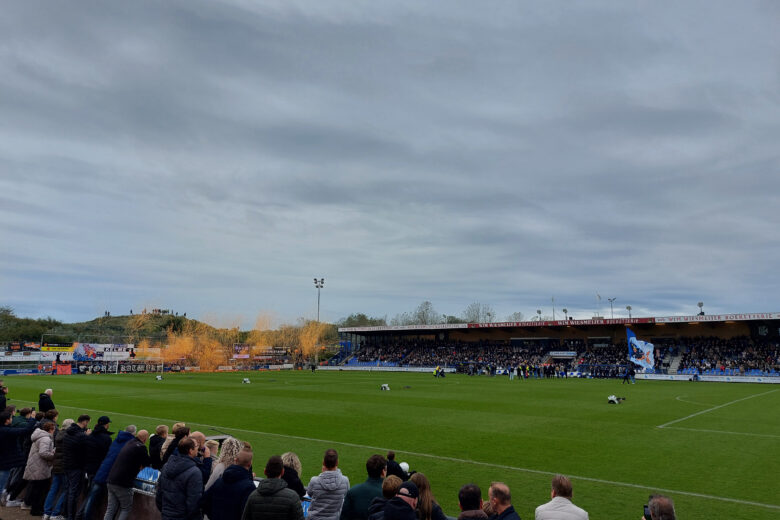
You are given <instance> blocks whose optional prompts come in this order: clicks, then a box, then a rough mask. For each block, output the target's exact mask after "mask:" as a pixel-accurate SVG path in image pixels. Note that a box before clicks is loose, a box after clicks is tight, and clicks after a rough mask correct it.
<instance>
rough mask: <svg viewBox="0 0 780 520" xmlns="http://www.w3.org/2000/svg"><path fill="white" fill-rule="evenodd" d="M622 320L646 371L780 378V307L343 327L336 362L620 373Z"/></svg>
mask: <svg viewBox="0 0 780 520" xmlns="http://www.w3.org/2000/svg"><path fill="white" fill-rule="evenodd" d="M627 327H628V328H630V329H631V330H632V331H633V332H635V333H636V335H637V337H639V338H641V339H643V340H645V341H648V342H650V343H652V344H653V345H654V346H655V367H654V368H653V369H649V370H645V371H644V373H643V375H644V376H645V377H648V376H650V375H653V376H658V377H663V376H675V377H678V376H686V377H685V378H686V379H687V378H688V377H692V376H694V375H696V376H710V377H728V378H733V377H738V378H745V377H752V378H774V377H778V378H780V313H748V314H722V315H695V316H666V317H645V318H628V319H624V318H619V319H603V318H594V319H590V320H574V319H568V320H558V321H541V320H540V321H524V322H501V323H468V324H436V325H412V326H396V327H393V326H377V327H344V328H340V329H339V335H340V338H341V341H342V345H343V347H342V352H341V353H340V355H339V356H338V357H337V358H336V363H337V364H338V366H340V367H342V368H354V369H360V368H368V367H372V368H373V367H376V368H384V369H412V368H422V367H425V368H428V367H434V366H445V367H448V368H450V369H451V370H457V371H463V372H468V373H475V372H476V373H480V372H491V373H495V372H496V370H497V371H498V372H499V373H501V372H502V371H503V370H504V369H505V368H507V367H515V366H518V365H521V366H524V367H526V366H530V367H532V368H536V369H538V368H539V367H540V366H550V365H552V366H554V367H556V368H557V370H556V372H558V373H560V372H562V371H563V372H565V373H567V374H569V375H577V376H583V377H584V376H592V377H617V376H618V375H620V374H621V373H622V372H623V371H624V370H625V368H626V366H627V363H628V360H627V352H628V349H627V343H626V328H627ZM648 378H649V377H648Z"/></svg>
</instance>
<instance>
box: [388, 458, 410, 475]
mask: <svg viewBox="0 0 780 520" xmlns="http://www.w3.org/2000/svg"><path fill="white" fill-rule="evenodd" d="M387 474H388V475H395V476H396V477H398V478H400V479H401V480H403V481H404V482H406V481H407V480H409V474H408V473H407V472H406V471H404V470H403V468H402V467H401V465H400V464H398V463H397V462H396V461H395V452H394V451H388V452H387Z"/></svg>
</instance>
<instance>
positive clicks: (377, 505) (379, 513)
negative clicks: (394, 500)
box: [368, 496, 387, 520]
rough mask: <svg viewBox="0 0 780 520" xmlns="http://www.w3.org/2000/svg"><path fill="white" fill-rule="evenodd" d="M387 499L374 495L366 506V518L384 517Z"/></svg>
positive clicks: (375, 519)
mask: <svg viewBox="0 0 780 520" xmlns="http://www.w3.org/2000/svg"><path fill="white" fill-rule="evenodd" d="M386 505H387V499H386V498H385V497H383V496H382V497H376V498H375V499H374V500H372V501H371V504H369V506H368V520H382V519H383V518H384V517H385V506H386Z"/></svg>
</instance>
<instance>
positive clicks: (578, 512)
mask: <svg viewBox="0 0 780 520" xmlns="http://www.w3.org/2000/svg"><path fill="white" fill-rule="evenodd" d="M571 497H572V487H571V481H570V480H569V479H568V478H566V477H564V476H563V475H555V476H554V477H553V479H552V484H551V489H550V498H551V500H550V501H549V502H547V503H546V504H542V505H540V506H539V507H537V508H536V515H535V518H536V520H588V513H587V511H585V510H584V509H582V508H579V507H577V506H575V505H574V504H572V502H571Z"/></svg>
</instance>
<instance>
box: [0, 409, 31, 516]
mask: <svg viewBox="0 0 780 520" xmlns="http://www.w3.org/2000/svg"><path fill="white" fill-rule="evenodd" d="M34 429H35V419H33V418H29V419H27V422H26V425H25V426H24V427H23V428H14V427H13V426H11V413H10V412H9V411H8V410H6V411H3V412H0V491H2V490H3V489H5V487H6V484H7V483H8V479H9V477H10V475H11V470H12V469H14V468H24V466H25V464H26V463H27V460H26V459H25V458H24V452H23V451H22V447H21V443H20V442H19V441H20V439H23V438H24V437H25V436H27V435H29V434H31V433H32V432H33V430H34ZM5 505H6V506H12V505H16V506H20V505H22V504H21V502H17V503H15V504H11V503H10V501H9V502H6V504H5Z"/></svg>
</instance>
